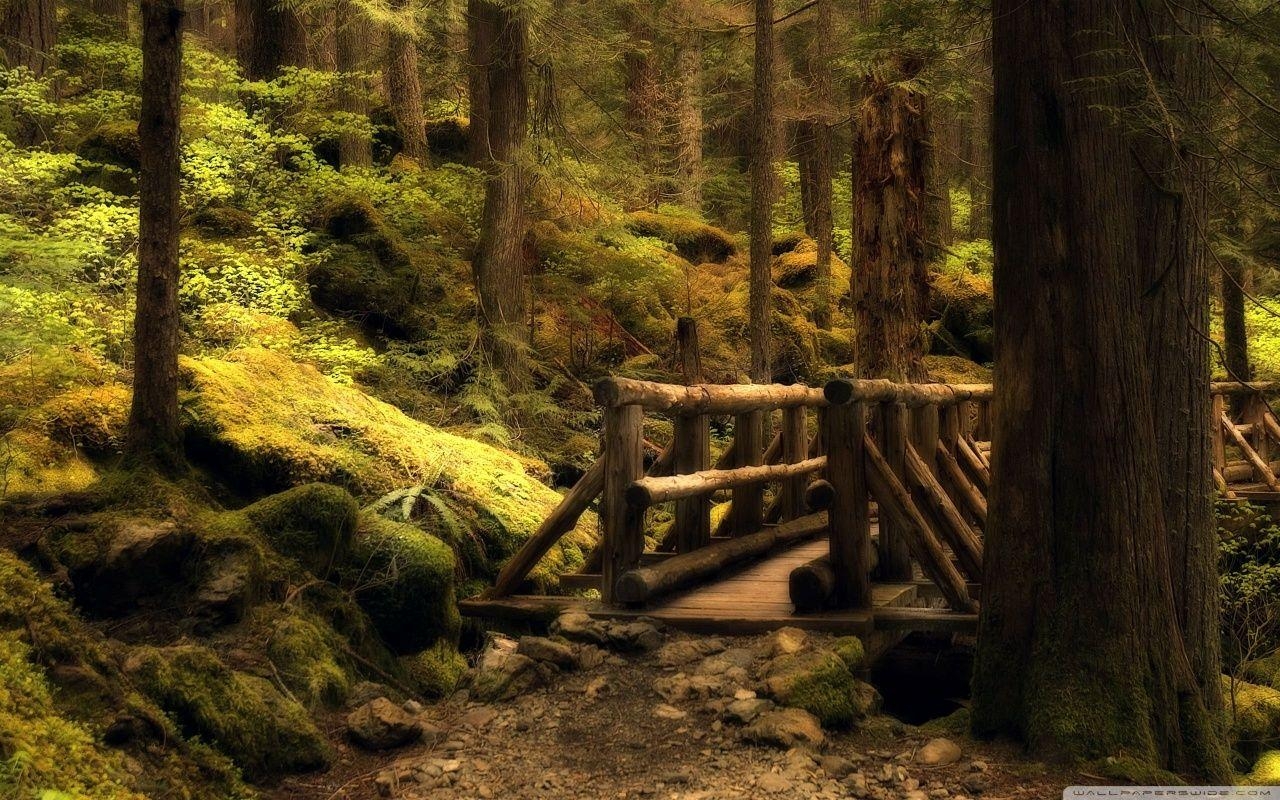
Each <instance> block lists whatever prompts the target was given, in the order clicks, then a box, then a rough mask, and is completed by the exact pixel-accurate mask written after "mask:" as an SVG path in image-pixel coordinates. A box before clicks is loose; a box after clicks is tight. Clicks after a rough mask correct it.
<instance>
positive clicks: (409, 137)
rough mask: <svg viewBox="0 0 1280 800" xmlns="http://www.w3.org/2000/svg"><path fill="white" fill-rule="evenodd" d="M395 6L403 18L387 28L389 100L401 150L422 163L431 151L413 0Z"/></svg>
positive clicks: (396, 1) (398, 1) (401, 0)
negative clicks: (420, 76) (419, 68)
mask: <svg viewBox="0 0 1280 800" xmlns="http://www.w3.org/2000/svg"><path fill="white" fill-rule="evenodd" d="M391 8H392V10H394V11H396V12H398V14H399V15H400V18H399V19H397V20H396V22H395V23H394V24H393V26H392V27H391V29H390V30H389V31H388V32H387V62H386V64H385V66H384V68H383V80H384V81H385V83H386V88H387V102H388V103H390V104H391V116H392V117H393V118H394V119H395V121H396V131H397V132H398V133H399V134H400V141H401V145H400V147H401V152H402V153H404V154H405V155H406V156H408V157H409V158H412V159H413V160H414V161H417V162H418V163H420V164H426V163H427V161H428V159H429V158H430V152H429V151H428V150H427V120H426V115H425V113H424V112H423V110H422V81H421V79H420V78H419V75H418V46H417V41H416V35H415V33H414V28H415V27H416V26H414V22H413V13H412V9H413V4H412V0H392V4H391Z"/></svg>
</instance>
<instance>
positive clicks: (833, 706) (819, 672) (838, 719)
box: [765, 650, 875, 728]
mask: <svg viewBox="0 0 1280 800" xmlns="http://www.w3.org/2000/svg"><path fill="white" fill-rule="evenodd" d="M765 686H766V687H767V688H768V690H769V694H770V695H771V696H772V697H773V698H774V699H775V700H776V701H778V702H779V703H780V704H782V705H785V706H792V707H794V708H802V709H804V710H805V711H808V712H809V713H810V714H813V715H814V716H815V717H817V718H818V719H819V720H820V721H821V722H822V726H823V727H824V728H847V727H849V726H851V725H853V723H855V722H857V721H858V720H859V719H862V718H863V717H865V716H867V714H868V713H869V712H870V711H871V710H872V708H873V706H874V699H873V698H874V691H875V690H874V689H871V690H870V691H871V693H870V694H869V693H868V691H867V690H868V689H870V687H868V686H865V684H862V682H861V681H859V680H857V679H856V678H854V677H853V673H852V672H850V671H849V668H848V667H847V666H846V665H845V662H844V661H843V660H842V659H841V657H840V656H839V655H837V654H836V653H833V652H831V651H829V650H802V651H800V652H798V653H790V654H787V655H781V656H778V657H777V658H775V659H774V660H773V661H771V662H769V665H768V666H767V667H766V670H765Z"/></svg>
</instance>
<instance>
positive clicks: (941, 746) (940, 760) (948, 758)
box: [915, 738, 960, 767]
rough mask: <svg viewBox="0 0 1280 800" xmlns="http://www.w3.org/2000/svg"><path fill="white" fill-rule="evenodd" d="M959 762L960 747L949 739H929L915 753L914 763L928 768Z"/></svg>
mask: <svg viewBox="0 0 1280 800" xmlns="http://www.w3.org/2000/svg"><path fill="white" fill-rule="evenodd" d="M959 760H960V745H958V744H956V743H955V742H953V741H951V740H950V739H943V738H937V739H930V740H929V741H928V742H927V743H925V745H924V747H921V748H920V749H919V750H917V751H916V757H915V762H916V763H917V764H924V765H925V766H928V767H945V766H947V765H948V764H954V763H956V762H957V761H959Z"/></svg>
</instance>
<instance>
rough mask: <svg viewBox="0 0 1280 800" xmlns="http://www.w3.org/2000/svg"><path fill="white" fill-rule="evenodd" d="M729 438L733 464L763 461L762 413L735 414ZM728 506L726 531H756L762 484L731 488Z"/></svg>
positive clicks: (761, 514)
mask: <svg viewBox="0 0 1280 800" xmlns="http://www.w3.org/2000/svg"><path fill="white" fill-rule="evenodd" d="M733 430H734V434H733V438H734V443H735V445H734V446H735V449H736V451H737V454H738V461H737V462H736V463H735V466H737V467H754V466H759V465H761V464H763V463H764V454H763V453H762V452H761V446H762V445H763V441H762V440H763V439H764V415H763V414H762V413H760V412H759V411H753V412H751V413H747V414H738V415H737V416H735V417H734V420H733ZM731 502H732V505H731V506H729V513H728V514H727V515H726V516H725V519H726V520H728V522H729V530H728V532H729V534H730V535H733V536H737V535H739V534H747V533H751V532H752V531H758V530H760V526H761V525H762V524H763V523H764V486H763V485H762V484H758V483H753V484H749V485H746V486H739V487H736V488H735V489H734V490H733V500H732V501H731Z"/></svg>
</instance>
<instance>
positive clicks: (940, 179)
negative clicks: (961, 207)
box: [925, 107, 955, 261]
mask: <svg viewBox="0 0 1280 800" xmlns="http://www.w3.org/2000/svg"><path fill="white" fill-rule="evenodd" d="M940 111H943V112H950V108H946V109H939V108H937V107H934V108H933V109H931V113H930V114H929V123H928V124H929V128H930V130H931V131H932V133H933V136H932V140H931V141H930V142H929V150H928V157H927V159H928V172H927V176H928V177H927V182H928V190H929V191H928V201H927V205H926V211H927V212H928V213H927V219H926V220H925V222H926V226H925V242H926V246H925V251H926V257H927V258H928V260H930V261H936V260H938V259H941V258H942V257H943V255H944V254H945V252H946V248H948V247H950V246H951V243H952V242H953V241H954V239H955V237H954V233H953V231H952V229H951V174H952V172H953V163H954V160H955V142H954V140H953V133H954V130H955V126H954V125H953V124H952V121H951V118H952V116H953V115H952V114H951V113H939V112H940Z"/></svg>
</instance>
